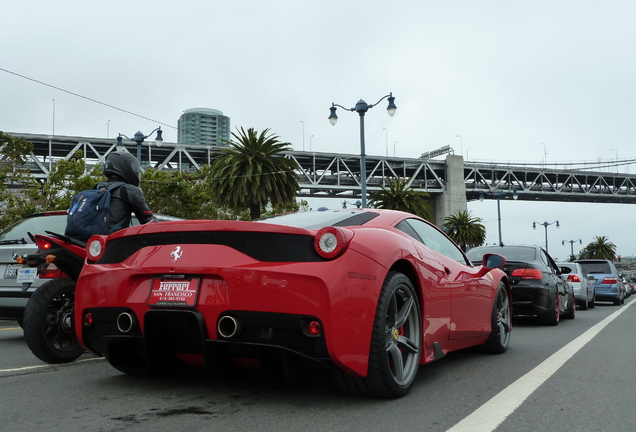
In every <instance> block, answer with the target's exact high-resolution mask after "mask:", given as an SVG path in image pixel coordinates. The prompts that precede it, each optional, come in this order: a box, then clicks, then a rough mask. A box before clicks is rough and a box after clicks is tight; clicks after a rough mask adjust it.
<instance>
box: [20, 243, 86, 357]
mask: <svg viewBox="0 0 636 432" xmlns="http://www.w3.org/2000/svg"><path fill="white" fill-rule="evenodd" d="M45 232H46V233H47V234H48V235H41V234H36V235H32V234H31V233H29V236H30V237H31V240H33V241H34V243H35V244H36V246H37V247H38V250H37V252H36V253H34V254H29V255H20V256H16V257H14V259H15V261H16V262H18V263H19V264H25V265H26V266H27V267H24V268H22V269H19V270H18V280H21V281H22V291H26V290H27V289H28V288H29V287H30V286H31V284H32V283H33V281H34V280H35V278H36V277H39V278H40V279H51V280H49V281H47V282H45V283H44V284H42V285H40V286H39V287H38V289H37V290H36V291H35V292H34V293H33V295H32V296H31V298H30V299H29V301H28V303H27V305H26V308H25V310H24V317H23V329H24V339H25V340H26V343H27V345H28V347H29V349H30V350H31V351H32V352H33V354H35V356H36V357H37V358H39V359H40V360H42V361H44V362H47V363H51V364H57V363H68V362H72V361H73V360H75V359H76V358H78V357H79V356H81V355H82V354H83V353H84V348H83V347H82V346H81V345H80V344H79V342H78V340H77V336H76V334H75V323H74V320H73V307H74V303H75V285H76V282H77V279H78V278H79V275H80V273H81V271H82V267H83V266H84V260H85V258H86V244H85V243H83V242H80V241H78V240H74V239H72V238H70V237H67V236H64V235H61V234H56V233H53V232H50V231H45ZM34 269H37V271H34Z"/></svg>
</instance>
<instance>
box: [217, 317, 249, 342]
mask: <svg viewBox="0 0 636 432" xmlns="http://www.w3.org/2000/svg"><path fill="white" fill-rule="evenodd" d="M216 328H217V330H218V332H219V334H220V335H221V336H222V337H224V338H231V337H234V336H238V335H239V333H241V331H242V330H243V327H242V326H241V323H240V322H239V320H238V319H236V318H234V317H233V316H230V315H224V316H222V317H221V318H219V324H218V325H217V326H216Z"/></svg>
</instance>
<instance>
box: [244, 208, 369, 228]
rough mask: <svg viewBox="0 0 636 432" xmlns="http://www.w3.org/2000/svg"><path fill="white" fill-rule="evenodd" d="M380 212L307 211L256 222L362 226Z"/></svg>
mask: <svg viewBox="0 0 636 432" xmlns="http://www.w3.org/2000/svg"><path fill="white" fill-rule="evenodd" d="M377 216H378V213H373V212H366V211H358V210H351V211H341V210H335V211H334V210H325V211H306V212H298V213H289V214H284V215H278V216H272V217H269V218H266V219H261V220H258V221H256V222H259V223H270V224H276V225H285V226H290V227H296V228H305V229H318V228H323V227H326V226H360V225H364V224H365V223H366V222H368V221H370V220H371V219H374V218H376V217H377Z"/></svg>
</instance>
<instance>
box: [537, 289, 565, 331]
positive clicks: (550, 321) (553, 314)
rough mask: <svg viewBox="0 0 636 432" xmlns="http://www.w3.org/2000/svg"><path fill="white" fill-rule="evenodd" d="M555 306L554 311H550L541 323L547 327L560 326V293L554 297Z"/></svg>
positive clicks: (542, 318)
mask: <svg viewBox="0 0 636 432" xmlns="http://www.w3.org/2000/svg"><path fill="white" fill-rule="evenodd" d="M554 297H555V298H554V304H553V305H552V307H553V309H552V310H550V311H549V312H548V313H547V314H545V315H543V316H542V317H541V322H542V323H543V324H545V325H549V326H555V325H558V324H559V319H560V318H561V311H560V309H561V306H560V304H559V293H558V291H557V292H556V293H555V295H554Z"/></svg>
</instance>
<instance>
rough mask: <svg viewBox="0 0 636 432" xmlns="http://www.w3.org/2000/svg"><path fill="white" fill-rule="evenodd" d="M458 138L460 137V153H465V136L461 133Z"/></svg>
mask: <svg viewBox="0 0 636 432" xmlns="http://www.w3.org/2000/svg"><path fill="white" fill-rule="evenodd" d="M456 138H459V154H460V155H462V156H463V155H464V138H462V136H461V135H457V137H456Z"/></svg>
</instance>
